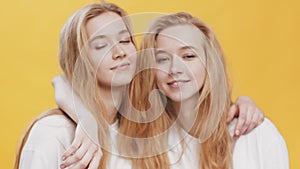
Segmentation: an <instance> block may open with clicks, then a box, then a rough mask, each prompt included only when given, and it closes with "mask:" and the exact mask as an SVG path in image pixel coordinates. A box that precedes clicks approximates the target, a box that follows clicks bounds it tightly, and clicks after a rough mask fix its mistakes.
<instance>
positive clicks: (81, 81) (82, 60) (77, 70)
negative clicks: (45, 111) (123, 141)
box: [15, 3, 135, 168]
mask: <svg viewBox="0 0 300 169" xmlns="http://www.w3.org/2000/svg"><path fill="white" fill-rule="evenodd" d="M105 12H114V13H116V14H118V15H119V16H120V17H121V18H122V19H123V22H124V24H125V26H126V27H127V29H128V31H129V33H130V34H131V35H132V34H133V31H132V26H131V23H130V20H129V19H128V17H126V16H127V14H126V12H125V11H124V10H123V9H121V8H120V7H118V6H117V5H115V4H111V3H102V4H90V5H87V6H85V7H83V8H81V9H79V10H77V11H76V12H75V13H74V14H73V15H72V16H71V17H70V18H69V19H68V20H67V22H66V23H65V25H64V26H63V28H62V31H61V33H60V43H59V53H58V55H59V63H60V66H61V69H62V70H63V73H64V75H65V76H66V78H67V80H68V81H69V82H70V83H71V84H72V87H73V89H74V91H75V92H76V93H77V94H78V96H79V98H80V99H81V100H82V102H83V104H84V105H85V106H86V107H87V108H88V109H89V110H90V111H91V112H92V114H93V115H94V116H95V118H96V119H97V121H98V125H99V141H100V145H101V147H108V146H110V137H109V136H108V134H109V133H108V124H107V122H106V119H107V113H106V109H105V106H104V105H103V102H102V101H101V96H100V93H99V90H98V87H99V86H98V83H97V78H96V77H97V76H96V69H95V68H94V66H93V64H92V58H91V56H90V55H89V52H88V51H89V50H88V46H87V44H88V37H87V30H86V24H87V22H88V21H89V20H90V19H92V18H94V17H97V16H99V15H101V14H103V13H105ZM131 40H132V42H133V43H134V44H135V41H134V39H133V37H131ZM99 112H100V113H99ZM50 114H51V113H50ZM54 114H55V113H54ZM37 120H39V118H37V119H35V120H34V122H35V121H37ZM33 125H34V123H32V124H31V126H30V127H29V129H28V130H27V132H26V133H25V135H24V136H23V138H22V141H21V143H22V144H21V146H20V148H19V150H18V154H17V159H16V164H15V168H18V166H19V160H20V154H21V151H22V148H23V146H24V144H25V142H26V140H27V137H28V134H29V132H30V129H31V128H32V126H33ZM102 152H103V156H102V158H101V162H100V165H99V168H106V166H107V161H108V159H109V153H108V151H106V149H104V148H102Z"/></svg>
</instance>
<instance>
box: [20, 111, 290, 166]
mask: <svg viewBox="0 0 300 169" xmlns="http://www.w3.org/2000/svg"><path fill="white" fill-rule="evenodd" d="M235 123H236V121H233V122H232V123H231V125H230V126H229V131H230V132H231V133H232V132H233V127H234V126H235ZM112 127H113V128H116V129H117V127H118V126H117V125H116V124H114V125H112ZM75 128H76V125H75V124H74V123H73V122H72V121H71V120H69V119H68V118H67V117H65V116H63V115H52V116H48V117H45V118H43V119H41V120H40V121H38V122H37V123H36V124H35V125H34V127H33V128H32V130H31V132H30V135H29V137H28V140H27V142H26V144H25V146H24V148H23V151H22V155H21V159H20V169H59V165H60V164H61V162H62V160H61V157H62V154H63V153H64V151H65V150H66V149H67V148H68V147H69V146H70V144H71V143H72V141H73V138H74V134H75ZM173 136H174V135H173V134H171V135H170V139H172V138H171V137H173ZM185 141H186V142H187V145H188V146H187V147H186V149H185V151H184V153H183V156H182V157H181V159H180V160H179V161H178V159H179V156H180V152H181V144H179V145H178V146H176V147H175V148H173V149H172V150H170V151H168V153H167V154H168V157H169V159H170V162H171V164H172V165H171V169H182V168H188V169H193V168H198V159H199V153H198V150H199V144H198V139H196V138H193V137H192V136H189V135H187V136H186V137H185ZM233 164H234V169H289V159H288V152H287V148H286V144H285V141H284V139H283V138H282V136H281V135H280V133H279V132H278V130H277V129H276V127H275V126H274V125H273V123H272V122H271V121H269V120H268V119H265V121H264V122H263V123H262V124H261V125H260V126H258V127H257V128H256V129H254V130H253V131H252V132H251V133H249V134H247V135H244V136H241V137H240V138H239V139H238V140H237V141H236V144H235V148H234V152H233ZM108 168H111V169H131V165H130V161H128V160H126V159H124V158H122V157H119V156H116V155H112V157H111V160H110V162H109V167H108Z"/></svg>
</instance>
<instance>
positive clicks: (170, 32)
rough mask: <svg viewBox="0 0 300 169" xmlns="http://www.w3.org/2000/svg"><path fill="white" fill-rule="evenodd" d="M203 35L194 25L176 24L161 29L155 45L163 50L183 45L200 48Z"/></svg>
mask: <svg viewBox="0 0 300 169" xmlns="http://www.w3.org/2000/svg"><path fill="white" fill-rule="evenodd" d="M204 37H205V35H204V34H203V33H202V32H201V31H200V30H199V29H198V28H197V27H196V26H194V25H176V26H172V27H169V28H166V29H164V30H162V31H161V32H160V33H159V35H158V36H157V39H156V47H157V48H162V49H165V50H172V49H174V50H175V49H177V48H180V47H184V46H192V47H194V48H201V47H202V44H203V42H204Z"/></svg>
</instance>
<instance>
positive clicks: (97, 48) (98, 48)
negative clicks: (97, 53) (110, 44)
mask: <svg viewBox="0 0 300 169" xmlns="http://www.w3.org/2000/svg"><path fill="white" fill-rule="evenodd" d="M106 46H107V45H106V44H105V45H101V46H95V49H96V50H100V49H103V48H105V47H106Z"/></svg>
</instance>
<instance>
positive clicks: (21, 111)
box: [0, 0, 300, 169]
mask: <svg viewBox="0 0 300 169" xmlns="http://www.w3.org/2000/svg"><path fill="white" fill-rule="evenodd" d="M91 2H94V1H91V0H89V1H87V0H52V1H38V0H14V1H2V2H1V6H0V23H1V26H0V38H1V41H0V44H1V45H0V47H1V51H0V53H1V54H0V56H1V61H0V69H1V71H0V79H1V82H0V87H1V91H0V104H1V106H0V120H1V122H0V134H1V139H0V166H1V168H12V166H13V162H14V155H15V151H16V145H17V142H18V139H19V137H20V135H21V134H22V133H23V131H24V128H25V126H26V125H27V124H28V122H29V121H30V120H31V119H32V118H33V117H35V116H36V115H38V114H39V113H40V112H42V111H44V110H46V109H48V108H51V107H54V106H55V103H54V100H53V97H54V96H53V89H52V86H51V79H52V78H53V77H54V76H55V75H57V74H59V73H60V69H59V66H58V61H57V52H58V38H59V32H60V29H61V27H62V25H63V24H64V22H65V21H66V19H67V18H68V17H69V16H70V15H71V13H73V12H74V11H75V10H76V9H78V8H80V7H82V6H83V5H85V4H87V3H91ZM109 2H114V3H116V4H118V5H120V6H121V7H123V8H124V9H126V10H127V12H128V13H129V14H133V13H137V12H169V13H170V12H177V11H188V12H190V13H192V14H193V15H196V16H197V17H199V18H201V19H203V20H204V21H205V22H206V23H208V24H209V25H210V26H211V27H212V28H213V29H214V30H215V32H216V34H217V37H218V39H219V40H220V42H221V44H222V46H223V49H224V51H225V54H226V55H227V58H228V61H229V66H230V70H231V74H232V79H233V84H234V99H235V98H236V96H238V95H247V96H250V97H251V98H252V99H254V100H255V102H256V103H257V105H259V107H261V108H262V109H263V110H264V112H265V115H266V116H267V117H269V118H270V119H271V120H272V121H273V122H274V123H275V124H276V126H277V127H278V129H279V130H280V132H281V133H282V135H283V136H284V138H285V140H286V142H287V146H288V149H289V155H290V161H291V169H296V168H297V166H298V167H300V160H297V159H296V158H297V157H299V156H300V147H299V146H298V143H300V132H299V131H298V130H299V128H300V121H299V120H300V109H299V105H300V102H299V101H300V87H299V86H300V76H299V73H300V10H299V8H300V1H298V0H285V1H279V0H251V1H239V0H202V1H201V0H187V1H184V0H151V1H142V0H111V1H109ZM45 132H46V131H45Z"/></svg>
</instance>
